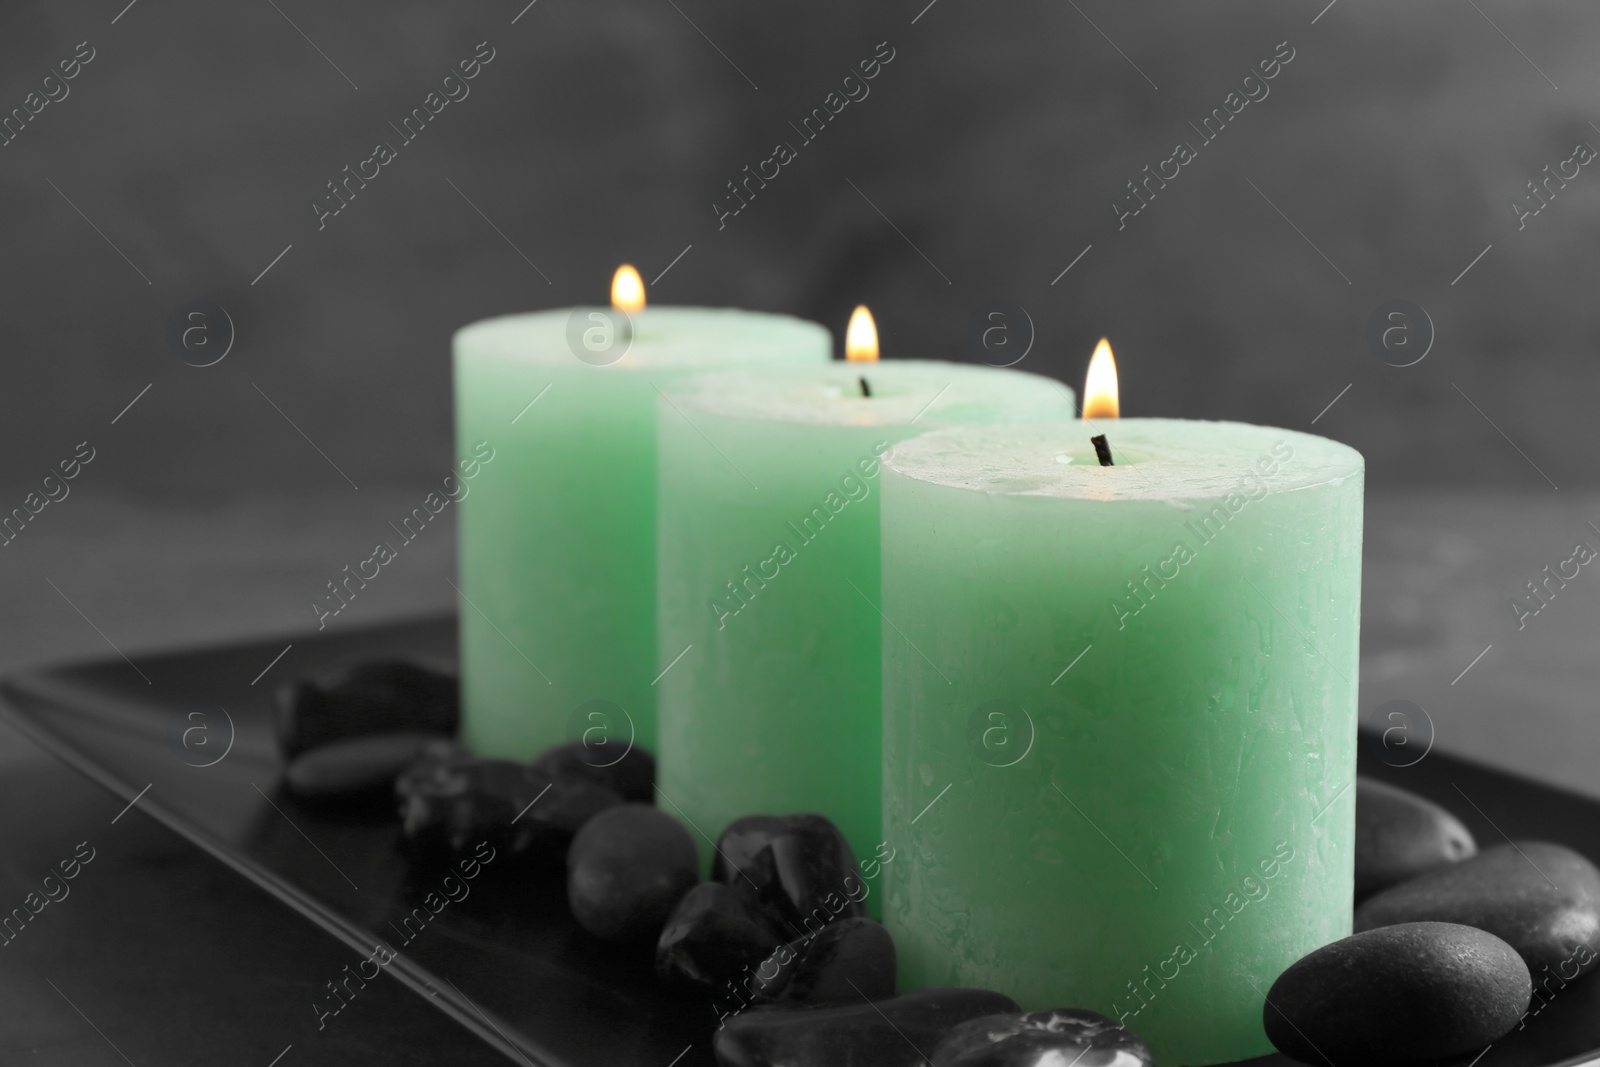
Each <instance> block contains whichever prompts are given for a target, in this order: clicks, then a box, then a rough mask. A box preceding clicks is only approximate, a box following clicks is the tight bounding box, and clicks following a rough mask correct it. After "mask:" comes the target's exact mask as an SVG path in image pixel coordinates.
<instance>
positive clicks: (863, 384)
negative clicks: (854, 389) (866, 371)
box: [856, 376, 872, 396]
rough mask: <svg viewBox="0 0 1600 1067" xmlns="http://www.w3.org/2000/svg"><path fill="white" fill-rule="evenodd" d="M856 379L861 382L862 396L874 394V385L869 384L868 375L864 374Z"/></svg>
mask: <svg viewBox="0 0 1600 1067" xmlns="http://www.w3.org/2000/svg"><path fill="white" fill-rule="evenodd" d="M856 380H857V381H859V382H860V383H861V395H862V396H871V395H872V386H870V385H868V384H867V379H866V377H865V376H862V377H861V378H858V379H856Z"/></svg>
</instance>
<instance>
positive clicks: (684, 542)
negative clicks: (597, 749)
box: [656, 308, 1074, 905]
mask: <svg viewBox="0 0 1600 1067" xmlns="http://www.w3.org/2000/svg"><path fill="white" fill-rule="evenodd" d="M877 347H878V346H877V336H876V331H875V329H874V328H873V324H872V318H871V315H870V314H868V312H867V311H866V309H865V308H859V309H857V312H856V314H855V315H854V316H853V317H852V320H851V324H850V327H849V329H848V330H847V331H846V336H845V351H846V355H847V357H848V358H847V360H846V361H845V362H836V363H832V364H830V365H828V366H826V367H803V368H790V369H785V370H782V371H775V372H773V373H770V374H762V375H757V374H753V373H745V372H733V371H730V372H726V373H719V374H708V375H700V376H695V377H693V378H686V379H684V380H682V381H680V382H678V383H677V384H676V385H675V386H673V387H671V388H669V389H667V390H666V396H665V399H664V400H663V401H662V402H661V411H660V414H659V417H658V423H657V425H658V433H659V441H660V445H659V448H660V471H661V496H660V528H659V537H660V566H659V570H658V580H659V588H660V634H659V639H658V645H657V649H658V653H659V656H658V658H659V659H660V661H661V662H662V663H671V664H673V665H672V666H671V667H670V669H668V670H667V672H666V673H665V674H664V675H663V676H662V678H661V680H660V681H659V683H658V684H657V686H656V688H657V690H658V691H659V697H658V700H659V708H660V739H661V751H660V794H661V796H662V798H663V807H666V808H667V810H669V811H675V813H681V814H683V815H684V816H685V817H687V818H688V819H689V820H690V821H691V822H693V823H694V824H695V825H696V826H698V827H700V828H701V829H702V830H704V831H705V833H707V834H709V835H711V836H712V837H715V836H716V835H717V833H718V832H719V831H720V830H721V829H722V827H724V826H725V825H727V824H728V823H730V822H732V821H733V820H734V819H737V818H739V817H740V816H744V815H749V814H753V813H772V814H781V813H789V812H820V813H821V814H824V815H826V816H828V817H829V818H830V819H832V820H833V821H834V822H835V823H836V824H837V825H838V826H839V828H840V829H841V830H842V831H843V832H844V834H845V837H846V838H847V839H848V840H849V842H850V844H851V846H852V847H853V848H854V850H855V852H856V854H857V855H858V856H860V857H862V858H863V859H865V858H867V857H870V856H872V855H873V854H874V850H875V849H876V847H877V846H878V844H879V843H880V842H881V841H882V835H881V830H880V821H881V798H880V790H879V783H880V755H879V751H880V750H879V727H880V720H879V714H880V702H881V684H880V677H881V675H880V652H879V649H880V644H881V638H880V632H879V630H880V626H881V619H880V616H879V615H878V607H877V604H878V597H879V592H878V499H879V495H878V467H879V456H880V455H881V454H882V453H883V452H884V451H885V450H887V449H888V448H889V447H890V445H892V444H893V443H894V442H896V441H899V440H901V439H903V438H905V437H909V436H912V435H914V434H916V433H918V432H920V431H922V430H924V429H929V428H934V427H939V426H949V425H957V424H968V423H986V422H998V421H1004V420H1010V419H1055V420H1059V419H1062V418H1070V417H1071V414H1072V412H1073V410H1074V408H1073V398H1072V391H1071V390H1070V389H1067V388H1066V387H1064V386H1062V385H1061V384H1060V383H1058V382H1056V381H1054V380H1052V379H1049V378H1041V377H1039V376H1037V375H1032V374H1024V373H1021V372H1019V371H1014V370H1000V369H996V368H993V367H981V366H963V365H958V364H952V363H940V362H931V361H914V360H892V361H889V362H883V363H880V362H876V360H877V354H878V353H877ZM702 852H703V854H704V858H707V859H709V855H710V846H709V844H708V843H706V842H702ZM875 903H876V902H875V901H874V905H875Z"/></svg>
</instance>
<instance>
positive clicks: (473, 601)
mask: <svg viewBox="0 0 1600 1067" xmlns="http://www.w3.org/2000/svg"><path fill="white" fill-rule="evenodd" d="M640 319H641V325H640V328H639V330H640V332H639V335H638V336H637V338H636V344H635V346H634V349H633V350H632V351H630V356H631V357H637V358H636V359H635V360H634V362H632V363H630V362H628V359H627V358H625V359H624V360H623V361H622V362H619V363H617V364H616V365H614V366H594V365H591V364H589V363H585V362H582V361H580V360H579V359H577V358H576V357H575V356H574V355H573V353H572V351H571V350H570V349H569V348H568V347H567V337H566V332H565V331H566V322H567V313H564V312H550V313H546V314H540V315H526V316H514V317H508V318H504V319H496V320H491V321H490V322H487V323H479V324H477V325H474V326H469V327H467V328H465V329H463V330H462V331H461V332H460V334H458V335H457V339H456V433H457V441H458V447H459V450H460V453H461V454H462V455H470V454H471V450H472V447H473V446H474V445H475V444H476V443H477V442H479V441H488V442H489V443H490V445H491V446H492V447H493V448H494V449H495V458H494V459H493V460H492V461H491V462H489V463H487V464H485V465H484V466H483V469H482V471H481V472H480V473H479V475H478V476H477V478H476V479H474V480H473V481H472V482H471V483H469V484H470V492H469V493H468V495H467V496H466V497H465V498H464V499H463V500H462V501H461V515H460V518H459V522H460V537H461V563H460V567H461V571H460V574H461V577H460V585H461V592H462V598H463V603H462V605H461V667H462V717H463V731H464V735H465V737H466V739H467V741H468V743H469V744H471V745H472V746H473V747H474V748H476V749H477V750H478V751H480V752H484V753H487V754H492V755H502V756H513V757H525V758H526V757H531V756H533V755H536V754H537V753H538V752H539V751H541V750H542V749H545V748H548V747H549V746H551V745H554V744H557V743H558V742H561V741H565V740H571V739H574V738H576V737H578V736H580V735H582V734H583V733H584V731H586V730H593V729H599V730H602V731H604V732H605V736H608V737H612V738H617V739H618V740H619V741H621V742H623V743H625V742H626V740H627V739H628V738H630V737H631V738H633V739H634V740H635V741H637V742H638V743H639V744H642V745H644V746H645V747H646V748H653V747H654V744H655V713H654V708H655V701H654V691H653V690H652V689H651V686H650V681H651V679H652V678H654V677H655V676H656V674H657V672H658V671H659V670H660V669H661V667H662V666H663V665H664V664H662V663H657V661H656V657H655V647H656V643H655V503H656V496H655V492H656V460H655V448H656V434H655V420H656V398H657V395H658V394H657V389H658V388H660V387H663V386H665V385H666V384H667V383H668V382H670V381H671V380H672V378H673V377H674V376H676V375H678V374H681V373H683V372H684V371H685V370H687V369H691V368H693V367H695V366H700V365H706V364H718V365H735V364H739V363H743V362H772V363H781V362H789V363H802V362H810V363H820V362H822V361H823V360H826V359H827V358H828V348H829V337H828V333H827V331H826V330H823V329H822V328H821V327H819V326H817V325H815V324H813V323H806V322H800V321H799V320H796V319H789V318H785V317H782V316H768V315H756V314H752V313H748V312H735V311H717V310H699V309H693V308H659V309H655V310H652V311H647V312H645V314H644V315H642V316H640ZM645 323H648V326H646V325H645ZM691 335H692V336H693V337H694V338H695V340H693V341H692V342H691V341H689V340H687V339H685V338H687V337H689V336H691ZM519 338H520V341H519V340H518V339H519ZM480 341H482V342H484V344H483V345H482V346H481V347H480V345H479V342H480ZM646 357H648V363H646ZM547 389H548V391H547V392H545V390H547ZM541 393H543V395H541ZM535 400H537V402H536V403H532V406H529V405H530V402H533V401H535ZM595 701H599V702H602V703H599V704H593V703H591V702H595ZM596 716H598V717H596ZM589 736H590V737H591V738H594V737H597V736H600V735H596V734H590V735H589Z"/></svg>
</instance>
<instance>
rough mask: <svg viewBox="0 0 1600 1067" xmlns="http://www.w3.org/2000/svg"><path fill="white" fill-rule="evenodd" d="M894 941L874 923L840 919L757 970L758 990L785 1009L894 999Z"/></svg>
mask: <svg viewBox="0 0 1600 1067" xmlns="http://www.w3.org/2000/svg"><path fill="white" fill-rule="evenodd" d="M894 983H895V951H894V938H892V937H890V936H889V931H887V930H885V929H884V928H883V927H882V926H880V925H879V924H877V923H875V922H873V921H872V920H871V919H865V918H861V917H859V916H857V917H852V918H849V919H839V920H837V921H835V922H832V923H829V924H828V925H827V926H824V927H823V928H822V930H821V931H820V932H818V933H816V934H814V935H810V936H808V937H801V938H796V939H795V940H793V941H790V942H789V943H788V944H786V945H781V946H779V947H778V948H777V949H776V950H774V951H773V953H772V954H771V955H770V956H768V957H767V958H766V959H765V960H763V961H762V962H761V966H759V967H757V968H756V980H755V982H754V983H753V985H754V990H755V992H756V993H757V995H758V996H760V997H761V999H763V1000H775V1001H779V1002H780V1003H784V1004H828V1003H833V1002H837V1001H850V1000H860V999H862V998H863V997H865V998H866V999H867V1000H883V999H885V998H887V997H892V996H894Z"/></svg>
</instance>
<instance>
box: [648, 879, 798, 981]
mask: <svg viewBox="0 0 1600 1067" xmlns="http://www.w3.org/2000/svg"><path fill="white" fill-rule="evenodd" d="M778 945H779V938H778V936H777V935H776V934H775V933H773V931H772V928H771V926H770V925H769V924H768V923H767V921H766V920H765V919H763V918H762V917H761V916H759V915H757V914H755V913H754V912H752V911H751V910H750V908H749V906H748V905H747V904H745V902H744V901H743V900H742V899H741V898H740V896H739V894H737V893H735V892H734V891H733V890H731V889H729V888H728V887H727V886H725V885H723V884H722V883H721V882H702V883H701V884H699V885H697V886H695V887H694V888H693V889H691V890H689V892H688V893H687V894H685V895H684V898H683V899H682V900H680V901H678V906H677V907H675V908H674V909H673V910H672V914H671V916H669V917H668V919H667V924H666V926H665V927H664V928H663V929H662V931H661V937H660V939H659V940H658V941H657V942H656V974H658V975H660V976H661V977H662V978H664V979H667V980H668V981H673V982H678V983H681V984H685V985H690V986H695V987H698V988H700V989H702V990H706V991H710V992H726V993H730V994H732V993H737V990H738V986H737V985H736V986H735V987H734V988H733V989H730V988H729V985H730V983H741V984H742V983H743V982H744V981H745V980H746V978H747V977H749V979H750V980H751V981H752V982H753V976H754V973H755V968H756V966H757V965H758V964H759V963H760V962H761V961H762V960H764V959H766V958H767V956H768V955H770V954H771V953H772V951H773V950H774V949H776V948H777V947H778ZM747 970H748V971H749V975H748V976H747V975H746V971H747ZM738 995H740V996H744V995H746V994H743V993H740V994H738Z"/></svg>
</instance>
